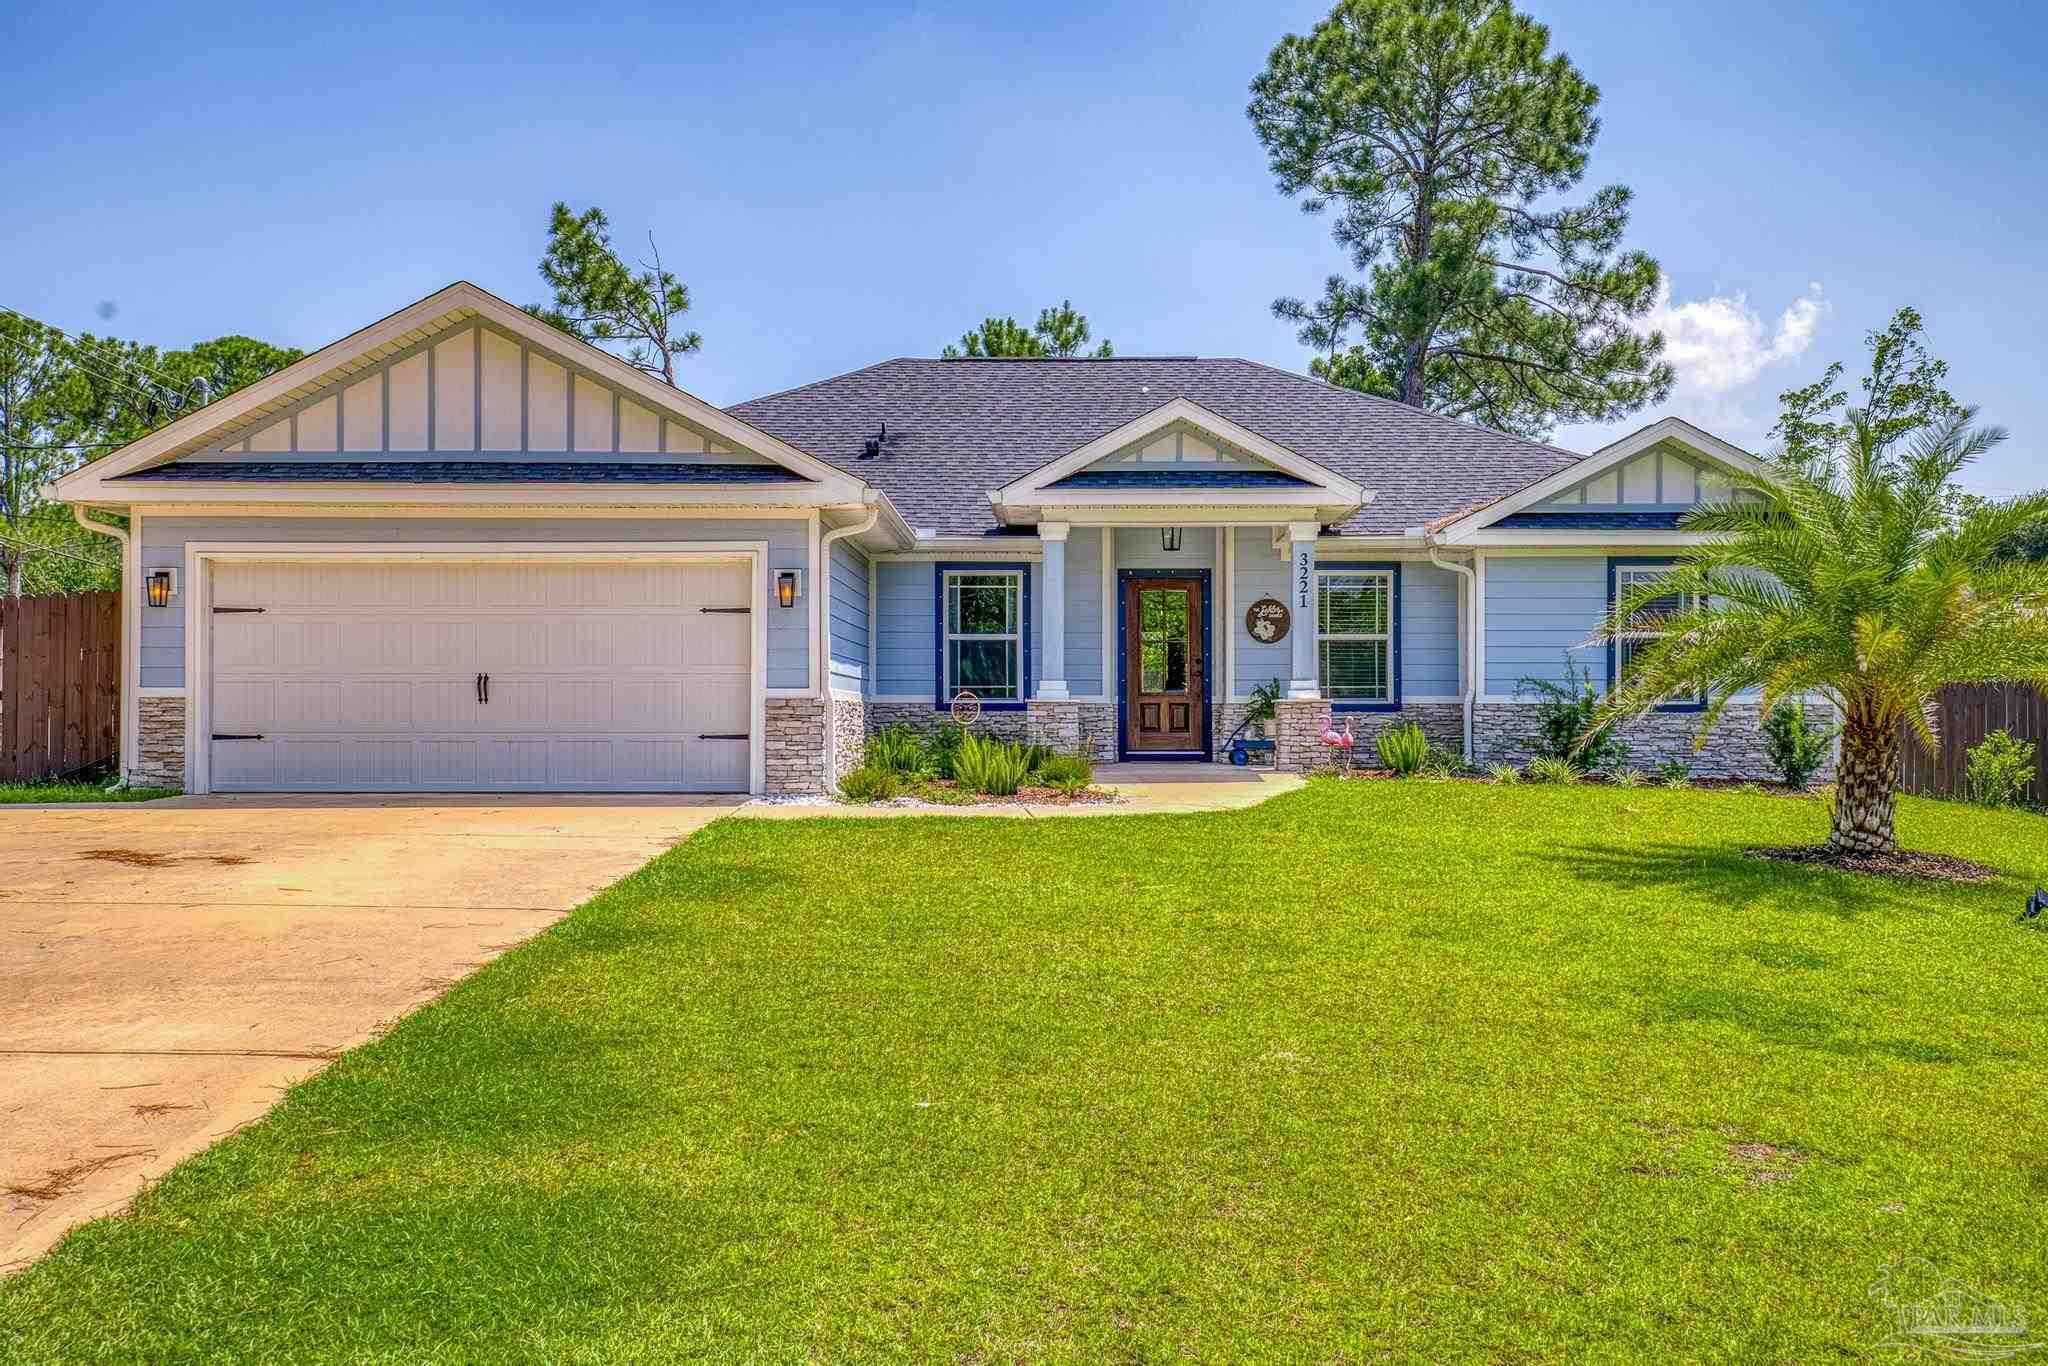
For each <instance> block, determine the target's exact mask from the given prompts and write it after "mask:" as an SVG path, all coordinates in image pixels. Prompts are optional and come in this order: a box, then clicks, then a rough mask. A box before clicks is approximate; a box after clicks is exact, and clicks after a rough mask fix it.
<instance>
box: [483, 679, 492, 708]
mask: <svg viewBox="0 0 2048 1366" xmlns="http://www.w3.org/2000/svg"><path fill="white" fill-rule="evenodd" d="M484 705H485V706H487V707H488V706H490V705H491V676H490V675H489V674H485V675H484Z"/></svg>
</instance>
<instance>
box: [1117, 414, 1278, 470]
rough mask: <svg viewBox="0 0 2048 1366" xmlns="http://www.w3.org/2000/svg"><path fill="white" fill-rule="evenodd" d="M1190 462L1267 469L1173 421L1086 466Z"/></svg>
mask: <svg viewBox="0 0 2048 1366" xmlns="http://www.w3.org/2000/svg"><path fill="white" fill-rule="evenodd" d="M1176 466H1191V467H1194V468H1196V469H1203V470H1259V469H1270V468H1271V466H1269V465H1267V464H1266V463H1265V462H1264V461H1262V460H1259V459H1257V458H1256V457H1254V456H1250V455H1247V454H1245V453H1244V452H1243V451H1240V450H1238V449H1237V448H1236V447H1234V446H1232V445H1230V444H1229V443H1228V442H1224V441H1219V440H1218V439H1217V438H1215V437H1213V436H1210V435H1209V434H1208V433H1206V432H1201V431H1197V430H1196V429H1195V428H1194V427H1193V426H1192V425H1191V424H1189V423H1185V422H1177V423H1174V424H1173V425H1172V426H1171V427H1169V428H1168V429H1166V430H1165V431H1162V432H1158V433H1156V434H1154V435H1152V436H1148V437H1146V438H1145V439H1144V440H1143V441H1137V442H1133V443H1132V444H1131V445H1128V446H1126V447H1124V448H1123V449H1122V450H1120V451H1117V452H1115V453H1113V454H1110V455H1105V456H1104V457H1102V459H1100V460H1097V461H1094V462H1092V463H1091V464H1089V465H1088V466H1087V468H1088V469H1090V470H1129V469H1133V468H1136V469H1172V468H1174V467H1176Z"/></svg>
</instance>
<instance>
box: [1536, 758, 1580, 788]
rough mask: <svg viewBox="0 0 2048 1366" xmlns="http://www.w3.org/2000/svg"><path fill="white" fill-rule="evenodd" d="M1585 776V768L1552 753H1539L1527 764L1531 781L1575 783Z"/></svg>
mask: <svg viewBox="0 0 2048 1366" xmlns="http://www.w3.org/2000/svg"><path fill="white" fill-rule="evenodd" d="M1585 776H1586V770H1584V769H1582V768H1580V767H1579V766H1578V765H1577V764H1575V763H1573V762H1572V761H1571V760H1569V759H1560V758H1558V757H1557V756H1556V755H1554V754H1545V755H1541V756H1539V757H1538V758H1536V759H1534V760H1531V761H1530V764H1529V781H1530V782H1532V783H1575V782H1577V781H1578V780H1579V779H1581V778H1583V777H1585Z"/></svg>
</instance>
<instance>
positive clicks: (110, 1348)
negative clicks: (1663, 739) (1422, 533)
mask: <svg viewBox="0 0 2048 1366" xmlns="http://www.w3.org/2000/svg"><path fill="white" fill-rule="evenodd" d="M1899 823H1900V828H1901V831H1902V834H1903V837H1904V838H1905V839H1906V841H1907V842H1908V843H1910V844H1913V845H1915V846H1916V847H1923V848H1931V849H1939V850H1945V851H1947V852H1950V853H1955V854H1962V855H1967V856H1969V857H1971V858H1974V859H1977V860H1980V861H1982V862H1985V863H1988V864H1991V865H1992V866H1994V867H1996V868H1999V869H2000V870H2002V871H2003V872H2004V873H2005V874H2006V875H2007V876H2006V878H2005V880H2003V881H2001V882H1998V883H1992V884H1984V885H1959V884H1901V883H1897V882H1889V881H1882V880H1878V879H1875V878H1870V877H1865V876H1860V875H1854V874H1846V873H1841V872H1836V871H1832V870H1827V869H1819V868H1812V867H1807V866H1802V865H1796V864H1787V863H1769V862H1760V861H1755V860H1751V859H1748V858H1745V857H1744V856H1743V853H1742V850H1743V849H1744V848H1745V847H1749V846H1756V845H1780V844H1787V843H1793V842H1797V841H1799V840H1802V839H1811V838H1818V837H1819V835H1820V834H1821V833H1822V830H1823V817H1822V814H1821V812H1820V810H1819V808H1818V806H1817V804H1816V803H1815V802H1814V801H1812V800H1810V799H1805V800H1793V799H1786V798H1779V797H1771V796H1757V795H1749V794H1744V793H1739V792H1702V791H1667V790H1663V789H1654V788H1645V789H1634V790H1629V789H1615V788H1595V787H1578V788H1533V787H1528V786H1521V787H1489V786H1486V785H1482V784H1475V783H1455V784H1436V785H1432V784H1426V783H1419V782H1411V783H1391V782H1389V783H1360V782H1353V783H1332V782H1322V783H1314V784H1311V785H1310V786H1309V788H1308V789H1307V790H1305V791H1302V792H1298V793H1295V794H1292V795H1289V796H1286V797H1282V798H1279V799H1277V800H1275V801H1273V802H1271V803H1269V804H1267V805H1265V806H1263V807H1260V808H1256V809H1254V810H1251V811H1245V812H1234V813H1226V814H1218V815H1211V816H1150V817H1114V816H1112V817H1096V818H1078V819H1046V820H1033V821H1007V820H963V819H946V818H923V819H918V818H911V819H896V820H874V821H863V820H858V819H819V820H811V821H791V822H785V821H753V820H745V819H729V820H724V821H720V822H718V823H716V824H714V825H712V826H711V827H709V828H708V829H706V830H705V831H703V832H702V833H701V834H699V835H697V836H696V837H695V838H693V839H691V840H690V841H689V842H688V843H687V844H685V845H683V846H682V847H681V848H679V849H676V850H675V851H673V852H671V853H669V854H667V855H665V856H664V857H662V858H661V859H659V860H657V861H656V862H655V863H653V864H652V865H650V866H649V867H648V868H646V869H644V870H643V871H641V872H640V873H638V874H635V875H634V876H632V877H630V878H628V879H626V880H625V881H624V882H621V883H620V884H618V885H617V886H616V887H614V888H612V889H611V890H610V891H608V892H606V893H604V894H603V895H601V896H599V897H598V898H597V899H596V900H594V901H592V902H591V903H590V904H589V905H588V906H586V907H584V908H583V909H582V910H580V911H578V912H577V913H576V914H575V915H574V916H573V917H571V918H570V919H568V920H566V921H564V922H563V923H562V924H560V925H558V926H556V927H555V928H554V929H552V930H550V931H549V932H548V933H547V934H545V935H543V936H542V937H541V938H540V939H539V940H537V941H536V942H534V943H532V944H530V945H528V946H527V947H525V948H522V949H519V950H516V951H514V952H512V953H510V954H508V955H507V956H506V957H505V958H503V959H501V960H500V961H498V962H497V963H495V964H493V965H491V966H490V967H488V968H486V969H484V970H483V971H481V972H480V973H478V974H477V975H476V976H475V977H474V978H472V979H470V980H469V981H467V982H465V983H463V984H462V985H460V986H458V987H457V988H456V989H454V990H453V991H451V992H450V993H449V994H448V995H447V996H446V997H445V998H443V999H442V1000H441V1001H440V1002H439V1003H438V1004H436V1005H434V1006H432V1007H431V1008H429V1009H427V1010H424V1011H422V1012H420V1013H419V1014H417V1015H415V1016H413V1017H411V1018H409V1019H407V1020H406V1021H404V1022H403V1023H402V1024H400V1025H399V1026H398V1027H397V1028H396V1029H394V1030H393V1031H392V1032H391V1033H390V1034H389V1035H388V1036H387V1037H385V1038H384V1039H383V1040H381V1041H380V1042H378V1043H376V1044H374V1045H372V1046H370V1047H367V1048H364V1049H361V1050H359V1051H357V1052H355V1053H352V1054H350V1055H348V1056H346V1057H344V1058H343V1059H342V1060H341V1061H339V1062H338V1063H336V1064H335V1065H334V1066H333V1067H332V1068H330V1069H329V1070H328V1071H327V1072H326V1073H325V1074H324V1075H322V1076H320V1077H319V1078H317V1079H315V1080H314V1081H312V1082H310V1083H308V1084H306V1085H304V1086H302V1087H299V1088H298V1089H296V1090H295V1091H293V1092H292V1093H291V1094H290V1096H289V1097H288V1098H287V1099H286V1100H285V1101H284V1103H283V1104H282V1105H281V1106H280V1107H279V1109H278V1110H277V1111H276V1112H275V1113H274V1114H273V1115H272V1117H271V1118H270V1119H269V1120H267V1121H266V1122H264V1123H262V1124H260V1125H258V1126H256V1127H254V1128H252V1129H250V1130H248V1131H246V1132H244V1133H242V1134H240V1135H239V1136H237V1137H235V1138H233V1139H231V1140H229V1141H228V1142H226V1143H224V1144H222V1145H221V1146H220V1147H218V1148H216V1149H215V1150H213V1151H212V1152H210V1153H208V1154H207V1155H205V1156H204V1157H202V1158H200V1159H198V1160H195V1161H193V1162H189V1163H187V1164H186V1165H184V1166H183V1167H181V1168H179V1169H178V1170H177V1171H176V1172H175V1173H174V1174H173V1175H172V1176H171V1177H170V1178H169V1179H167V1180H166V1181H164V1182H163V1183H162V1184H161V1185H160V1186H159V1187H158V1188H157V1189H156V1190H154V1191H153V1192H151V1193H150V1194H149V1195H148V1196H147V1197H146V1198H144V1200H143V1201H142V1202H141V1204H140V1206H139V1208H138V1210H137V1211H136V1212H135V1213H134V1214H132V1215H130V1216H127V1217H124V1218H119V1219H112V1220H107V1221H104V1222H102V1223H99V1224H95V1225H92V1226H90V1227H88V1228H86V1229H84V1230H82V1231H80V1232H78V1233H76V1234H74V1235H73V1236H72V1237H71V1238H69V1239H68V1240H67V1241H66V1242H64V1243H63V1244H62V1245H61V1246H60V1247H59V1248H58V1249H57V1250H56V1251H55V1252H53V1253H52V1254H51V1255H50V1256H49V1257H48V1258H47V1259H45V1260H44V1261H43V1262H42V1263H40V1264H39V1265H37V1266H36V1267H34V1268H33V1269H31V1270H29V1271H28V1272H26V1273H24V1274H23V1275H21V1276H20V1277H18V1278H17V1279H15V1280H14V1281H13V1282H12V1283H10V1284H8V1285H6V1287H5V1288H4V1289H0V1359H6V1360H9V1361H16V1360H22V1361H37V1360H43V1359H50V1358H67V1359H68V1358H73V1357H121V1358H124V1359H136V1360H150V1361H163V1360H173V1359H191V1360H198V1359H205V1360H221V1359H229V1360H244V1361H275V1360H287V1359H289V1360H306V1359H347V1360H361V1359H375V1360H389V1361H407V1362H414V1361H428V1360H432V1361H470V1360H480V1359H493V1360H496V1359H527V1360H536V1361H542V1360H545V1361H589V1362H600V1361H603V1362H610V1361H620V1360H670V1359H674V1358H676V1357H679V1356H702V1357H710V1358H714V1359H720V1360H732V1359H749V1360H751V1359H769V1360H789V1359H797V1358H811V1359H821V1360H845V1359H849V1358H855V1357H888V1358H903V1357H909V1358H925V1359H932V1358H937V1359H948V1360H957V1359H962V1358H965V1359H973V1360H988V1361H997V1360H1001V1361H1009V1360H1021V1359H1065V1360H1085V1361H1101V1360H1111V1359H1114V1360H1128V1359H1141V1358H1142V1359H1153V1358H1166V1357H1189V1358H1197V1359H1205V1360H1234V1359H1244V1358H1248V1357H1255V1356H1258V1357H1281V1358H1288V1359H1315V1360H1364V1359H1371V1360H1413V1359H1435V1360H1445V1359H1452V1360H1480V1361H1522V1360H1556V1361H1565V1360H1580V1359H1586V1358H1596V1359H1643V1360H1656V1361H1670V1360H1713V1361H1787V1362H1791V1361H1799V1362H1806V1361H1820V1360H1829V1359H1837V1358H1843V1357H1861V1356H1864V1355H1867V1354H1869V1353H1871V1352H1872V1351H1873V1350H1874V1349H1875V1348H1876V1346H1877V1344H1878V1343H1879V1341H1880V1340H1881V1339H1882V1338H1883V1337H1884V1335H1885V1334H1886V1332H1887V1331H1889V1328H1890V1326H1891V1325H1890V1320H1889V1318H1888V1317H1887V1314H1886V1310H1885V1307H1884V1305H1883V1303H1882V1302H1881V1301H1880V1300H1878V1299H1873V1298H1872V1297H1871V1296H1870V1293H1869V1292H1870V1289H1871V1287H1872V1284H1873V1282H1875V1281H1876V1280H1877V1279H1878V1277H1879V1275H1880V1272H1881V1269H1882V1268H1883V1267H1884V1266H1885V1265H1886V1264H1887V1263H1905V1262H1907V1261H1909V1260H1910V1259H1915V1258H1924V1259H1927V1261H1928V1262H1931V1263H1932V1264H1933V1266H1935V1267H1938V1268H1939V1269H1940V1270H1941V1271H1942V1272H1945V1273H1947V1274H1949V1275H1951V1276H1954V1277H1956V1278H1958V1279H1959V1280H1961V1281H1963V1282H1966V1283H1969V1284H1972V1285H1975V1286H1977V1287H1979V1288H1981V1289H1982V1290H1983V1291H1985V1292H1986V1293H1988V1294H1991V1295H1994V1296H1997V1297H1999V1298H2000V1299H2002V1300H2003V1301H2005V1302H2006V1303H2007V1304H2009V1305H2012V1306H2013V1307H2015V1308H2018V1309H2024V1310H2027V1311H2029V1312H2030V1313H2031V1315H2032V1317H2033V1319H2034V1321H2035V1322H2036V1323H2044V1322H2048V1237H2044V1236H2043V1229H2044V1222H2043V1215H2042V1209H2043V1205H2044V1201H2048V1146H2044V1143H2043V1134H2044V1130H2048V1123H2044V1120H2048V1104H2044V1101H2043V1095H2044V1086H2048V1064H2044V1061H2043V1045H2044V1044H2048V933H2040V932H2037V931H2035V930H2032V929H2027V928H2022V927H2019V926H2016V925H2015V924H2014V923H2013V921H2014V916H2015V915H2016V914H2017V912H2018V911H2019V910H2020V909H2021V906H2022V904H2023V902H2024V899H2025V893H2026V892H2027V891H2030V890H2031V889H2032V887H2033V885H2034V883H2035V881H2037V880H2041V879H2043V878H2044V877H2048V822H2044V821H2043V820H2042V819H2041V818H2040V817H2037V816H2029V815H2018V814H1991V813H1986V812H1982V811H1978V810H1975V809H1972V808H1967V807H1963V806H1956V805H1945V804H1938V803H1933V802H1927V801H1917V800H1910V799H1909V800H1907V801H1905V802H1904V803H1903V804H1902V809H1901V812H1900V817H1899ZM1915 1274H1918V1273H1917V1272H1916V1273H1915ZM2035 1331H2036V1335H2037V1336H2039V1335H2040V1332H2041V1330H2039V1329H2037V1330H2035Z"/></svg>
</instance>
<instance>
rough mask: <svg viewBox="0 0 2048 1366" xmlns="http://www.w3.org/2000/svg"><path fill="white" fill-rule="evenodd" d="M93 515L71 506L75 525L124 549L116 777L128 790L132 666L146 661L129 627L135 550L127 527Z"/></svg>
mask: <svg viewBox="0 0 2048 1366" xmlns="http://www.w3.org/2000/svg"><path fill="white" fill-rule="evenodd" d="M90 511H92V509H91V508H90V507H88V506H86V505H85V504H84V503H73V504H71V517H72V520H73V521H76V522H77V523H78V524H79V525H80V526H81V527H84V528H85V529H86V530H87V531H94V532H98V533H99V534H100V535H102V536H111V537H113V538H114V540H115V541H116V542H117V543H118V544H119V545H120V547H121V596H120V607H121V716H120V736H119V738H120V747H121V752H120V754H119V756H117V757H118V759H119V763H118V764H117V765H116V768H117V769H118V770H119V772H118V773H117V774H116V777H117V779H118V781H119V784H120V786H122V787H126V786H127V785H128V772H129V769H130V766H131V765H130V761H129V748H130V746H131V745H132V744H133V743H134V739H135V727H134V726H133V725H131V724H129V720H128V718H129V716H131V715H132V714H134V710H135V707H136V701H135V687H134V679H135V674H134V673H133V672H132V666H133V665H134V664H135V662H136V661H138V660H140V659H141V657H142V642H141V641H140V640H130V639H129V638H128V623H129V621H130V620H132V619H133V615H134V614H133V611H132V607H133V604H132V603H130V602H129V600H128V595H129V593H130V592H131V591H132V590H131V588H130V586H129V582H128V569H129V565H128V557H129V551H130V549H131V548H132V547H131V543H130V540H129V536H128V528H127V527H123V526H110V525H108V524H107V523H105V522H95V521H92V520H91V519H89V518H88V517H87V516H86V515H85V514H86V513H88V512H90Z"/></svg>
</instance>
